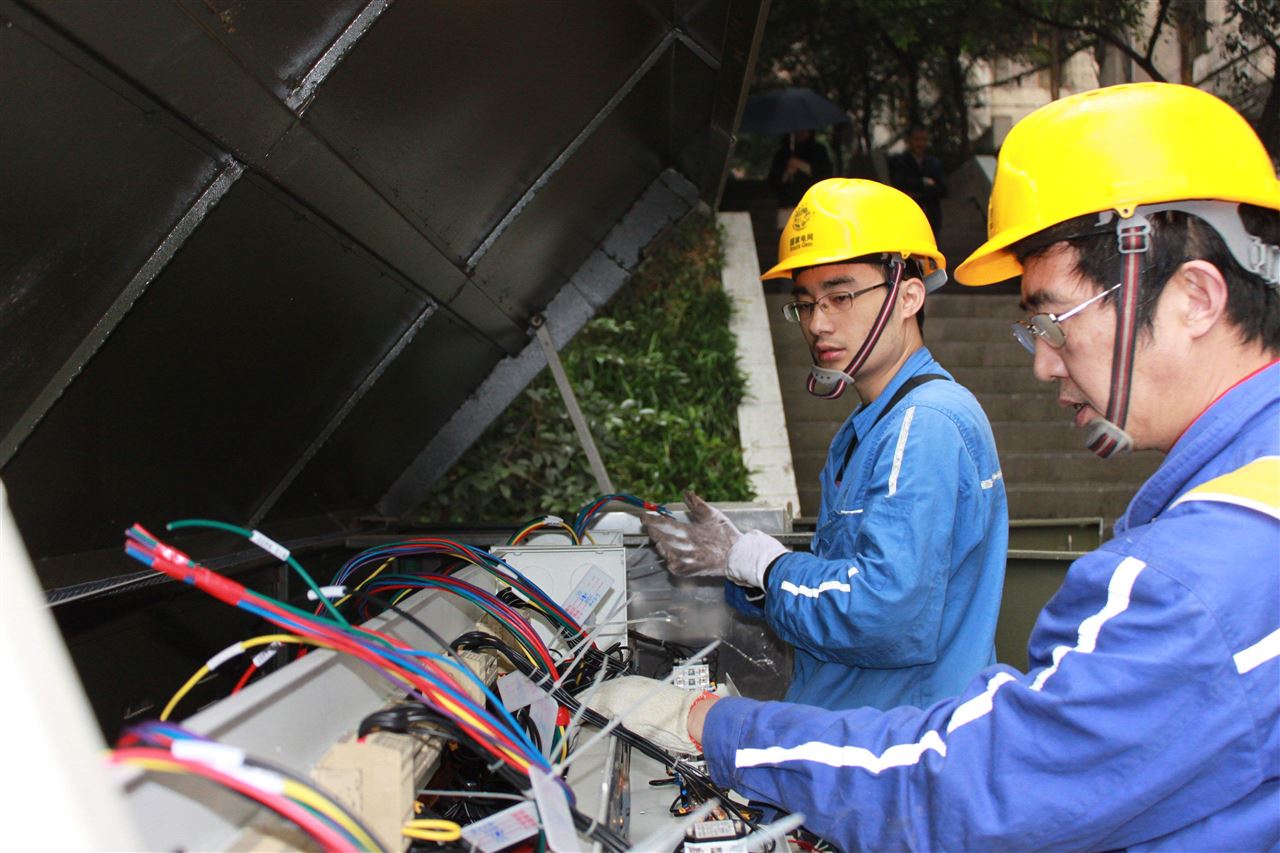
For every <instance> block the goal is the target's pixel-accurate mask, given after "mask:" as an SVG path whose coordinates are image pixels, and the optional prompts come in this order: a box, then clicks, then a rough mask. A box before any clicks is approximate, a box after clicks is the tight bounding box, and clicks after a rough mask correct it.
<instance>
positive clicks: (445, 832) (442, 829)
mask: <svg viewBox="0 0 1280 853" xmlns="http://www.w3.org/2000/svg"><path fill="white" fill-rule="evenodd" d="M400 831H401V832H402V833H404V836H405V837H406V838H416V839H418V840H420V841H457V840H458V839H459V838H461V837H462V827H461V826H459V825H458V824H456V823H454V822H453V821H451V820H442V819H437V818H415V819H414V820H411V821H408V822H406V823H405V825H404V828H402V829H401V830H400Z"/></svg>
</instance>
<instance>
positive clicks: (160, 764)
mask: <svg viewBox="0 0 1280 853" xmlns="http://www.w3.org/2000/svg"><path fill="white" fill-rule="evenodd" d="M121 761H123V762H124V763H126V764H133V765H136V766H138V767H141V768H143V769H145V770H155V771H157V772H160V773H181V774H186V775H190V774H191V769H190V768H189V767H186V766H185V765H182V764H179V763H178V762H176V761H167V760H165V759H163V758H137V757H129V758H122V759H121ZM281 779H282V780H283V781H284V788H283V789H282V793H284V795H285V796H287V797H289V798H290V799H293V800H296V801H298V802H299V803H301V804H302V805H304V806H309V807H311V808H312V809H314V810H316V811H319V812H323V813H324V814H325V816H326V817H328V818H330V819H331V820H333V821H335V822H336V823H340V824H342V826H343V828H345V829H346V830H347V831H348V832H350V833H351V834H352V835H354V836H356V837H357V838H359V839H360V842H361V843H362V844H365V845H366V846H367V849H369V850H381V849H382V845H381V844H379V843H378V842H377V841H376V840H374V839H372V838H370V837H369V834H368V833H367V832H365V831H364V830H363V829H361V828H360V825H359V824H357V823H355V822H353V821H352V820H351V819H350V818H349V817H347V816H346V815H345V814H343V813H342V810H341V809H339V808H338V807H337V806H335V805H334V804H333V802H331V801H330V800H329V799H327V798H325V797H323V796H321V795H320V794H318V793H317V792H316V791H313V790H312V789H310V788H308V787H306V786H305V785H300V784H298V783H297V782H295V781H294V780H292V779H289V778H287V777H281ZM455 825H456V824H455ZM461 834H462V833H461V831H459V833H458V835H461ZM457 837H458V836H454V838H457ZM444 840H446V841H452V840H453V839H444Z"/></svg>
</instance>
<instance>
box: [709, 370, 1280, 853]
mask: <svg viewBox="0 0 1280 853" xmlns="http://www.w3.org/2000/svg"><path fill="white" fill-rule="evenodd" d="M1096 464H1099V465H1101V464H1104V463H1102V462H1098V463H1096ZM1028 657H1029V662H1030V669H1029V670H1028V672H1026V673H1025V674H1024V673H1021V672H1018V671H1016V670H1014V669H1011V668H1009V667H1006V666H1000V665H996V666H992V667H989V668H988V669H986V670H985V671H983V672H982V673H981V674H979V675H978V676H977V677H976V678H974V679H973V680H972V681H971V682H970V683H969V684H968V685H967V686H966V687H965V688H964V689H963V690H961V691H959V692H958V693H957V695H956V696H955V697H953V698H950V699H946V700H944V701H942V702H939V703H937V704H935V705H932V706H931V707H928V708H925V709H923V710H922V709H917V708H897V709H894V710H892V711H888V712H880V711H875V710H872V709H869V708H862V709H855V710H850V711H839V712H827V711H816V710H814V709H812V708H797V707H795V706H792V705H787V704H785V703H780V702H771V703H761V702H753V701H751V700H747V699H725V700H721V701H720V702H717V703H716V704H715V705H714V706H713V707H712V708H711V712H710V714H709V715H708V719H707V722H706V728H705V729H704V731H703V745H704V746H705V748H706V756H707V761H708V766H709V768H710V770H711V773H712V776H713V778H714V779H715V780H716V782H717V783H719V784H721V785H725V786H728V787H732V788H733V789H734V790H736V791H738V792H740V793H742V794H744V795H746V796H748V797H751V798H752V799H753V800H762V801H764V802H768V803H773V804H776V805H778V806H780V807H782V808H784V809H786V810H788V811H792V812H801V813H803V814H804V815H806V824H807V825H808V826H809V827H810V828H811V829H812V830H813V831H815V832H817V833H818V834H819V835H822V836H823V837H825V838H827V839H829V840H830V841H832V842H833V843H835V844H836V845H837V846H838V847H839V848H840V849H842V850H846V851H853V850H1069V851H1077V850H1120V849H1130V850H1196V851H1202V850H1274V849H1276V848H1277V846H1280V365H1278V364H1274V363H1273V364H1272V365H1271V366H1270V367H1268V368H1266V369H1265V370H1263V371H1262V372H1260V373H1258V374H1255V375H1254V376H1253V377H1251V378H1249V379H1248V380H1247V381H1245V382H1243V383H1241V384H1239V385H1237V386H1235V387H1234V388H1233V389H1231V390H1230V391H1228V392H1227V393H1226V394H1225V395H1223V396H1222V397H1221V398H1219V399H1218V400H1217V401H1216V402H1215V403H1214V404H1213V405H1212V406H1211V407H1210V408H1209V409H1208V410H1207V411H1206V412H1205V413H1204V414H1202V415H1201V416H1200V417H1199V418H1198V419H1197V420H1196V421H1195V422H1194V423H1193V424H1192V425H1191V427H1190V428H1188V430H1187V431H1186V432H1185V433H1184V434H1183V435H1182V436H1181V437H1180V438H1179V439H1178V441H1177V443H1176V444H1175V445H1174V446H1173V448H1172V450H1171V452H1170V453H1169V455H1168V457H1167V458H1166V459H1165V461H1164V463H1163V465H1161V467H1160V468H1159V470H1157V471H1156V473H1155V474H1154V475H1152V477H1151V478H1150V479H1149V480H1148V481H1147V482H1146V483H1144V484H1143V486H1142V488H1141V489H1140V490H1139V491H1138V493H1137V495H1135V497H1134V499H1133V501H1132V503H1130V505H1129V508H1128V510H1127V511H1126V513H1125V515H1124V516H1123V517H1122V518H1121V519H1120V520H1119V522H1118V523H1117V524H1116V535H1115V538H1114V539H1112V540H1111V541H1109V542H1108V543H1107V544H1105V545H1103V546H1102V547H1101V548H1099V549H1098V550H1096V551H1093V552H1091V553H1089V554H1086V555H1085V556H1083V557H1081V558H1080V559H1078V560H1076V561H1075V562H1074V563H1073V564H1072V565H1071V567H1070V569H1069V571H1068V573H1067V576H1066V579H1065V580H1064V581H1063V584H1062V587H1061V589H1059V590H1058V592H1057V594H1056V595H1055V596H1054V597H1053V599H1052V600H1050V602H1049V603H1048V604H1047V605H1046V606H1045V609H1044V610H1043V611H1042V612H1041V614H1040V616H1039V618H1038V619H1037V621H1036V624H1035V627H1034V629H1033V630H1032V633H1031V639H1030V643H1029V646H1028Z"/></svg>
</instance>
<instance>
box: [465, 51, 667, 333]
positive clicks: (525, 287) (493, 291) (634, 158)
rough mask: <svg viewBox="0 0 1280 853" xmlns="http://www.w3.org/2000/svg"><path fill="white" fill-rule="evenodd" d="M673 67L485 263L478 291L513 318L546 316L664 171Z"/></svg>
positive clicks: (535, 202)
mask: <svg viewBox="0 0 1280 853" xmlns="http://www.w3.org/2000/svg"><path fill="white" fill-rule="evenodd" d="M669 68H670V60H669V59H668V58H664V59H663V60H661V61H660V62H658V63H657V64H656V65H655V66H654V67H653V69H651V70H650V72H649V73H648V74H646V75H645V77H644V78H643V79H642V80H641V81H640V82H639V83H638V84H637V85H636V87H635V88H634V89H633V90H632V91H631V93H630V94H629V95H628V96H627V97H626V98H625V99H624V100H623V101H622V103H621V104H619V105H618V107H617V108H616V109H615V110H614V111H613V113H612V114H611V115H610V116H609V118H608V119H607V120H606V121H605V122H604V123H603V124H602V125H601V126H600V128H599V129H598V130H597V131H596V132H595V133H594V134H592V136H591V138H590V139H589V140H587V141H586V142H585V143H584V144H583V146H582V147H581V148H580V149H579V150H578V151H577V152H576V154H575V156H574V157H573V158H572V159H571V160H569V161H568V162H567V163H566V164H565V166H564V168H562V169H561V170H560V171H558V172H557V173H556V174H555V175H554V176H553V177H552V178H551V179H550V180H549V181H548V182H547V184H546V186H544V187H543V188H542V190H541V191H540V192H539V193H538V194H537V195H536V196H534V197H533V199H532V200H531V201H530V202H529V203H528V206H527V207H526V208H525V211H524V214H523V215H522V216H521V217H519V218H518V219H517V220H515V221H514V223H513V224H512V225H511V227H510V228H509V229H507V230H506V231H505V232H503V234H502V236H501V237H500V238H499V240H498V241H497V242H496V243H495V244H494V246H493V248H492V249H491V250H490V251H489V253H488V254H486V255H485V256H484V257H483V258H482V259H481V260H480V263H479V265H478V266H477V267H476V272H475V275H476V279H477V282H478V284H479V286H480V287H481V288H482V289H483V290H484V291H485V292H486V293H488V294H489V295H490V296H491V297H492V298H493V299H494V300H495V301H496V302H497V303H498V305H500V306H501V307H502V308H503V310H504V311H506V313H507V314H508V315H510V316H513V317H516V318H519V319H521V320H524V321H525V322H527V321H528V318H529V317H530V316H531V315H532V314H534V313H537V312H538V311H541V310H542V309H543V308H544V307H545V306H546V305H547V303H548V302H550V301H551V298H552V297H553V296H554V295H555V292H556V291H557V290H558V289H559V286H560V284H561V283H562V282H564V281H566V280H567V279H568V278H569V277H570V276H572V275H573V273H574V271H575V270H576V269H577V268H578V266H579V265H580V264H581V263H582V262H583V261H584V260H586V257H587V255H589V254H590V252H591V250H592V249H593V248H595V246H596V245H597V244H598V243H599V242H600V241H601V240H603V239H604V236H605V234H607V233H608V231H609V229H610V228H612V227H613V225H614V224H615V223H616V222H617V221H618V219H620V218H621V216H622V214H623V213H625V212H626V211H627V209H628V208H630V207H631V205H632V203H634V201H635V200H636V198H638V197H639V196H640V193H641V192H643V191H644V189H645V188H646V187H647V186H648V185H649V184H650V183H652V181H653V180H654V178H656V177H657V176H658V173H659V172H661V170H662V168H663V166H664V165H666V162H667V156H666V155H667V154H668V149H667V142H668V139H669V135H668V132H667V129H668V122H669V118H668V117H667V115H666V113H665V111H664V110H663V105H664V104H665V102H666V97H665V95H666V90H667V85H668V80H669Z"/></svg>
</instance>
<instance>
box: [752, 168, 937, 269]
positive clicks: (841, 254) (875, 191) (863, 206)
mask: <svg viewBox="0 0 1280 853" xmlns="http://www.w3.org/2000/svg"><path fill="white" fill-rule="evenodd" d="M879 254H887V255H897V256H899V257H901V258H902V259H904V260H905V259H906V258H908V257H914V258H916V259H918V260H920V261H921V262H922V263H923V265H924V272H925V274H926V282H925V284H926V287H927V288H928V289H929V290H936V289H937V288H939V287H941V286H942V285H943V283H945V282H946V273H945V272H943V270H945V269H946V268H947V259H946V258H944V257H943V256H942V253H941V252H939V251H938V244H937V243H936V242H935V241H934V239H933V229H932V228H930V227H929V220H928V219H926V218H925V215H924V211H922V210H921V209H920V206H919V205H918V204H916V203H915V202H914V201H912V200H911V197H910V196H908V195H907V194H906V193H903V192H901V191H899V190H896V189H894V188H893V187H890V186H886V185H885V184H880V183H876V182H875V181H864V180H859V179H856V178H828V179H827V180H825V181H818V182H817V183H816V184H814V185H813V186H811V187H809V189H808V191H807V192H806V193H805V194H804V197H803V198H801V199H800V203H799V204H797V205H796V209H795V210H793V211H791V216H790V218H788V219H787V227H785V228H783V229H782V236H781V237H780V238H779V239H778V263H777V264H775V265H774V266H773V268H772V269H770V270H769V271H768V272H766V273H765V274H764V275H762V276H760V277H761V278H762V279H771V278H791V277H792V274H793V272H794V271H795V270H799V269H805V268H807V267H816V266H819V265H821V264H833V263H839V262H840V261H847V260H849V259H850V258H860V257H864V256H866V255H879ZM931 274H932V275H931Z"/></svg>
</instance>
